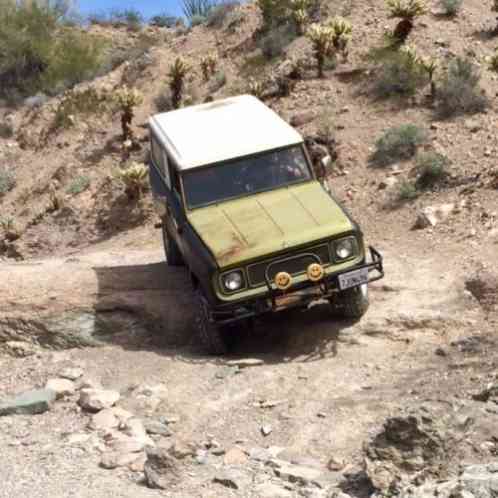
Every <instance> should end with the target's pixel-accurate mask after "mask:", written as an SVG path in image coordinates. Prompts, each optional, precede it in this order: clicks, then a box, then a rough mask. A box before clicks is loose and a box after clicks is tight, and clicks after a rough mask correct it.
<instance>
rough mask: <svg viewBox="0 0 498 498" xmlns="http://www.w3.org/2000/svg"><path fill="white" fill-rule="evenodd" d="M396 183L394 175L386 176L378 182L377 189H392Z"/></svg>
mask: <svg viewBox="0 0 498 498" xmlns="http://www.w3.org/2000/svg"><path fill="white" fill-rule="evenodd" d="M397 183H398V179H397V178H395V177H394V176H388V177H387V178H386V179H385V180H382V181H381V182H380V183H379V190H389V189H392V188H393V187H394V186H395V185H396V184H397Z"/></svg>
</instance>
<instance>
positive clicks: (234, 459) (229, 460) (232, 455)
mask: <svg viewBox="0 0 498 498" xmlns="http://www.w3.org/2000/svg"><path fill="white" fill-rule="evenodd" d="M247 459H248V458H247V454H246V453H245V452H244V451H243V450H242V449H240V448H238V447H237V446H235V447H233V448H231V449H229V450H228V451H227V452H226V454H225V456H224V458H223V463H224V464H225V465H243V464H245V463H246V462H247Z"/></svg>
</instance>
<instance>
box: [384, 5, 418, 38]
mask: <svg viewBox="0 0 498 498" xmlns="http://www.w3.org/2000/svg"><path fill="white" fill-rule="evenodd" d="M386 4H387V7H388V8H389V11H390V12H389V14H390V17H394V18H398V19H400V21H399V23H398V25H397V26H396V28H395V29H394V31H393V32H392V37H393V39H394V40H396V41H397V42H399V43H405V41H406V40H407V38H408V36H409V35H410V33H411V32H412V30H413V27H414V21H415V19H416V18H417V17H419V16H421V15H423V14H425V13H426V12H427V7H426V5H425V2H424V0H386Z"/></svg>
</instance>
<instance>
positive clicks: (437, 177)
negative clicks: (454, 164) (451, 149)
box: [416, 152, 449, 189]
mask: <svg viewBox="0 0 498 498" xmlns="http://www.w3.org/2000/svg"><path fill="white" fill-rule="evenodd" d="M448 164H449V160H448V158H447V157H446V156H444V155H443V154H438V153H437V152H426V153H423V154H420V155H419V156H418V157H417V181H416V187H417V188H419V189H428V188H432V187H434V186H435V185H437V184H438V183H440V182H441V181H443V180H444V179H445V178H446V176H447V173H446V166H448Z"/></svg>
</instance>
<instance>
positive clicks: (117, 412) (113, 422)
mask: <svg viewBox="0 0 498 498" xmlns="http://www.w3.org/2000/svg"><path fill="white" fill-rule="evenodd" d="M131 417H133V414H132V413H130V412H128V411H126V410H123V409H122V408H119V407H118V406H115V407H113V408H105V409H104V410H101V411H100V412H98V413H96V414H95V415H93V416H92V419H91V421H90V423H89V424H88V426H89V428H90V429H93V430H97V431H105V430H109V429H114V428H116V427H119V426H120V425H121V424H124V423H125V422H126V421H127V420H128V419H130V418H131Z"/></svg>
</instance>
